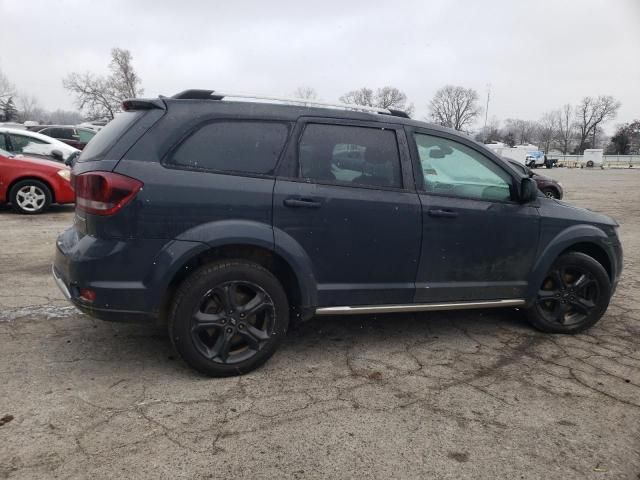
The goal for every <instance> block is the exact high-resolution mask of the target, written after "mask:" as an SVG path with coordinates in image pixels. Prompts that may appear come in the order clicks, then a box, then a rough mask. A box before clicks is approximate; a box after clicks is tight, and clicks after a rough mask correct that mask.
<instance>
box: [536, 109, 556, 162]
mask: <svg viewBox="0 0 640 480" xmlns="http://www.w3.org/2000/svg"><path fill="white" fill-rule="evenodd" d="M558 115H559V112H557V111H553V112H546V113H545V114H544V115H542V118H540V120H539V121H538V122H537V124H536V132H535V136H536V143H537V144H538V145H539V146H540V147H541V150H543V151H544V153H549V150H551V145H553V142H555V141H556V140H557V138H558Z"/></svg>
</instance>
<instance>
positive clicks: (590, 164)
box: [587, 160, 594, 168]
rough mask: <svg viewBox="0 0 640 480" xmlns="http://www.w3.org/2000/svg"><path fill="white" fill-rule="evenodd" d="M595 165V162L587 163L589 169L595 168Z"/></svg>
mask: <svg viewBox="0 0 640 480" xmlns="http://www.w3.org/2000/svg"><path fill="white" fill-rule="evenodd" d="M593 165H594V163H593V160H589V161H588V162H587V167H589V168H593Z"/></svg>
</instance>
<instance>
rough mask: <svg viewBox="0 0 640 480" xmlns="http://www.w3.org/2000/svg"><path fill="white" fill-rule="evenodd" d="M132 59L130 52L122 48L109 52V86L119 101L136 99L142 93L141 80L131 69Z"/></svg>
mask: <svg viewBox="0 0 640 480" xmlns="http://www.w3.org/2000/svg"><path fill="white" fill-rule="evenodd" d="M132 62H133V57H132V56H131V52H130V51H129V50H126V49H124V48H114V49H112V50H111V63H110V64H109V69H110V70H111V77H109V83H110V84H111V85H110V86H111V87H112V88H113V90H114V93H115V94H116V95H117V96H118V97H120V98H121V99H123V100H124V99H125V98H136V97H139V96H141V95H142V94H143V93H144V90H143V89H142V87H140V84H141V83H142V80H140V77H139V76H138V74H137V73H136V72H135V70H134V69H133V64H132Z"/></svg>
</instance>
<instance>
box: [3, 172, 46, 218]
mask: <svg viewBox="0 0 640 480" xmlns="http://www.w3.org/2000/svg"><path fill="white" fill-rule="evenodd" d="M51 198H52V196H51V190H49V187H47V185H45V184H44V183H43V182H41V181H39V180H31V179H27V180H21V181H19V182H18V183H16V184H15V185H14V186H13V187H12V188H11V192H9V199H10V200H11V205H12V206H13V209H14V210H15V211H17V212H19V213H24V214H27V215H34V214H37V213H42V212H44V211H46V210H47V209H48V208H49V205H51Z"/></svg>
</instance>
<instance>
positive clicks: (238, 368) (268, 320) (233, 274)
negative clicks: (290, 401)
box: [169, 260, 289, 377]
mask: <svg viewBox="0 0 640 480" xmlns="http://www.w3.org/2000/svg"><path fill="white" fill-rule="evenodd" d="M288 324H289V306H288V302H287V296H286V294H285V292H284V289H283V288H282V285H281V284H280V282H278V280H277V279H276V278H275V277H274V276H273V274H272V273H271V272H269V271H268V270H266V269H265V268H263V267H261V266H260V265H257V264H255V263H252V262H247V261H243V260H227V261H222V262H218V263H214V264H210V265H205V266H204V267H201V268H200V269H199V270H197V271H196V272H195V273H193V274H192V275H191V276H190V277H189V278H188V279H187V280H186V281H185V282H184V283H183V284H182V285H181V286H180V288H179V289H178V291H177V292H176V296H175V299H174V301H173V304H172V308H171V312H170V315H169V335H170V337H171V341H172V343H173V345H174V347H175V348H176V350H177V351H178V353H179V354H180V356H181V357H182V358H183V359H184V360H185V362H187V363H188V364H189V365H190V366H191V367H193V368H194V369H196V370H198V371H199V372H202V373H204V374H206V375H210V376H215V377H222V376H231V375H241V374H244V373H247V372H250V371H251V370H253V369H255V368H257V367H259V366H260V365H262V364H263V363H264V362H266V361H267V360H268V359H269V357H271V355H273V353H274V352H275V351H276V349H277V347H278V345H279V344H280V342H281V341H282V339H283V338H284V336H285V334H286V331H287V326H288Z"/></svg>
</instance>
